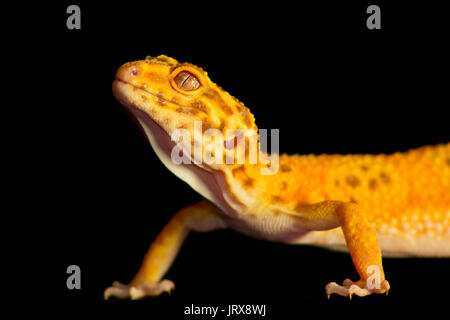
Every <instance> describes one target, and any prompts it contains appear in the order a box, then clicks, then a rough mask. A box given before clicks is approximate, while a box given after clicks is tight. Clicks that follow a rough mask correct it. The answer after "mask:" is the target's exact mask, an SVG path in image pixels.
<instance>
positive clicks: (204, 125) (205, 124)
mask: <svg viewBox="0 0 450 320" xmlns="http://www.w3.org/2000/svg"><path fill="white" fill-rule="evenodd" d="M211 128H214V126H213V124H212V123H211V122H209V121H207V120H203V121H202V133H205V131H206V130H208V129H211Z"/></svg>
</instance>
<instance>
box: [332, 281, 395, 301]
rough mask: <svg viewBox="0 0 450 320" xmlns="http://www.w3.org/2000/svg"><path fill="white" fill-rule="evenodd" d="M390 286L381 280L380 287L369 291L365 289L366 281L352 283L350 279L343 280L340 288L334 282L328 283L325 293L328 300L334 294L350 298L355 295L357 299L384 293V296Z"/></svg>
mask: <svg viewBox="0 0 450 320" xmlns="http://www.w3.org/2000/svg"><path fill="white" fill-rule="evenodd" d="M389 288H390V285H389V282H388V281H387V280H383V281H382V282H381V284H380V287H379V288H378V289H377V288H373V289H369V288H367V285H366V281H363V280H359V281H357V282H353V281H351V280H350V279H346V280H344V282H343V283H342V286H340V285H338V284H337V283H336V282H330V283H329V284H327V285H326V287H325V291H326V293H327V297H328V299H329V298H330V296H331V295H332V294H333V293H335V294H338V295H340V296H344V297H349V298H350V299H351V298H352V296H353V295H357V296H359V297H364V296H368V295H370V294H372V293H385V292H386V295H387V293H388V291H389Z"/></svg>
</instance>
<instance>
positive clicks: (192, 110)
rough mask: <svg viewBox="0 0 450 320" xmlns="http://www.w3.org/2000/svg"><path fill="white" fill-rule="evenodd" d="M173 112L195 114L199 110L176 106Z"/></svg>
mask: <svg viewBox="0 0 450 320" xmlns="http://www.w3.org/2000/svg"><path fill="white" fill-rule="evenodd" d="M175 112H178V113H186V114H197V113H198V112H199V111H198V110H197V109H193V108H183V107H178V108H176V109H175Z"/></svg>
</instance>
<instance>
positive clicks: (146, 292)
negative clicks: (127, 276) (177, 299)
mask: <svg viewBox="0 0 450 320" xmlns="http://www.w3.org/2000/svg"><path fill="white" fill-rule="evenodd" d="M225 227H226V226H225V223H224V222H223V220H222V218H221V217H220V213H219V209H217V208H216V207H215V206H214V205H213V204H211V203H210V202H208V201H206V200H203V201H200V202H199V203H197V204H195V205H193V206H189V207H186V208H184V209H182V210H180V211H178V213H177V214H176V215H175V216H174V217H173V218H172V219H171V220H170V221H169V223H168V224H167V225H166V226H165V227H164V228H163V230H162V231H161V232H160V233H159V234H158V236H157V237H156V239H155V241H153V243H152V244H151V246H150V248H149V250H148V251H147V253H146V254H145V256H144V259H143V262H142V265H141V267H140V269H139V271H138V272H137V274H136V275H135V277H134V278H133V280H132V281H131V282H130V284H129V285H125V284H121V283H119V282H117V281H116V282H114V283H113V286H112V287H109V288H107V289H106V290H105V292H104V298H105V299H108V298H109V297H111V296H114V297H117V298H128V297H130V298H131V299H140V298H143V297H147V296H158V295H160V294H161V293H163V292H170V291H171V290H172V289H173V288H174V284H173V282H172V281H170V280H167V279H165V280H161V278H162V277H163V275H164V274H165V273H166V271H167V270H168V269H169V267H170V266H171V265H172V262H173V261H174V259H175V257H176V255H177V253H178V251H179V249H180V247H181V245H182V244H183V241H184V240H185V239H186V237H187V235H188V234H189V232H190V231H191V230H193V231H200V232H208V231H212V230H216V229H220V228H225Z"/></svg>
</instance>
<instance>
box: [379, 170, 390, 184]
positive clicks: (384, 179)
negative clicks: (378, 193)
mask: <svg viewBox="0 0 450 320" xmlns="http://www.w3.org/2000/svg"><path fill="white" fill-rule="evenodd" d="M380 178H381V181H383V182H384V183H389V182H391V178H390V177H389V176H388V175H387V174H386V173H384V172H382V173H380Z"/></svg>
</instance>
